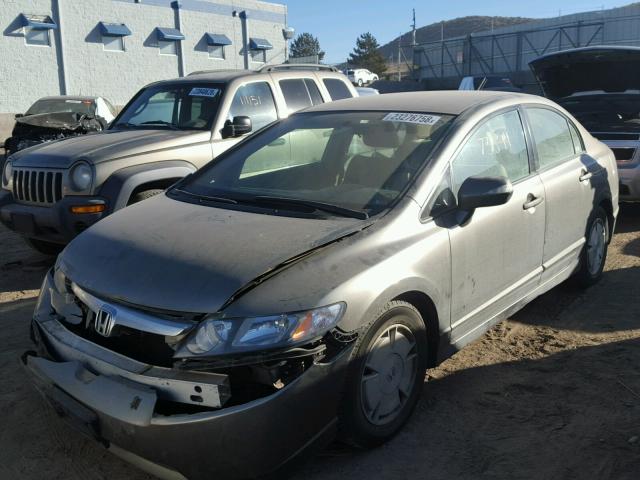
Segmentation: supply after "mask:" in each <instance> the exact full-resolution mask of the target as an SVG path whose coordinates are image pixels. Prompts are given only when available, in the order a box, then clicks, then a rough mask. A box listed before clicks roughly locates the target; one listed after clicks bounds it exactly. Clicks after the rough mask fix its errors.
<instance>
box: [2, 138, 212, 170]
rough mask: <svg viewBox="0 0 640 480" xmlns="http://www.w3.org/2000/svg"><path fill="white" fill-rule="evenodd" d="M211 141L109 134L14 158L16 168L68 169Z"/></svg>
mask: <svg viewBox="0 0 640 480" xmlns="http://www.w3.org/2000/svg"><path fill="white" fill-rule="evenodd" d="M210 138H211V132H210V131H205V132H202V131H198V132H194V131H180V130H165V129H162V130H150V129H130V130H106V131H103V132H100V133H95V134H93V135H80V136H76V137H70V138H65V139H63V140H59V141H55V142H49V143H43V144H40V145H36V146H34V147H30V148H26V149H24V150H21V151H19V152H17V153H15V154H14V155H13V156H12V158H13V161H14V164H15V165H17V166H26V167H29V166H31V167H43V166H47V167H51V168H68V167H70V166H71V165H73V163H75V162H76V161H77V160H80V159H83V160H86V161H88V162H90V163H94V164H96V163H100V162H105V161H109V160H115V159H118V158H122V157H128V156H133V155H140V154H149V153H153V152H154V151H158V150H163V149H168V148H177V147H180V146H182V145H188V144H191V143H196V142H206V141H209V139H210Z"/></svg>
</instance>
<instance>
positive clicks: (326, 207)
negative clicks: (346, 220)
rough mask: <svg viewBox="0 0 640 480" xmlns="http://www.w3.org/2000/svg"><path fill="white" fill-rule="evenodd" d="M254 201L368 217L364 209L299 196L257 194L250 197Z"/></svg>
mask: <svg viewBox="0 0 640 480" xmlns="http://www.w3.org/2000/svg"><path fill="white" fill-rule="evenodd" d="M251 201H252V202H253V201H255V202H256V203H269V204H276V205H283V206H287V205H295V206H301V207H309V208H313V209H315V210H321V211H323V212H327V213H332V214H334V215H339V216H341V217H350V218H359V219H360V220H366V219H368V218H369V214H368V213H367V212H365V211H364V210H356V209H353V208H347V207H341V206H339V205H334V204H332V203H324V202H317V201H314V200H302V199H299V198H287V197H272V196H269V195H257V196H255V197H253V198H252V199H251Z"/></svg>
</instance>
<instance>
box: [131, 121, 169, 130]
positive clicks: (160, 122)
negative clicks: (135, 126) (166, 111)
mask: <svg viewBox="0 0 640 480" xmlns="http://www.w3.org/2000/svg"><path fill="white" fill-rule="evenodd" d="M139 125H151V126H153V125H162V126H164V127H169V128H170V129H172V130H178V127H177V126H176V125H174V124H173V123H171V122H165V121H164V120H149V121H148V122H142V123H140V124H139Z"/></svg>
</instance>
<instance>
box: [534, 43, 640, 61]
mask: <svg viewBox="0 0 640 480" xmlns="http://www.w3.org/2000/svg"><path fill="white" fill-rule="evenodd" d="M589 52H597V53H602V54H607V53H621V52H631V53H638V52H640V47H634V46H629V45H595V46H590V47H579V48H570V49H567V50H560V51H558V52H552V53H547V54H546V55H541V56H540V57H537V58H535V59H534V60H532V61H531V62H529V63H530V64H531V63H539V61H540V60H544V59H548V58H554V57H563V56H566V55H575V54H576V53H589Z"/></svg>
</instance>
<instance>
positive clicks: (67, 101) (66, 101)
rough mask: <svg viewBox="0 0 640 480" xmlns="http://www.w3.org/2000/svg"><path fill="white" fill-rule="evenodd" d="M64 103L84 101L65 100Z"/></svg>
mask: <svg viewBox="0 0 640 480" xmlns="http://www.w3.org/2000/svg"><path fill="white" fill-rule="evenodd" d="M64 103H82V100H65V101H64ZM89 103H91V102H89Z"/></svg>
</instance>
